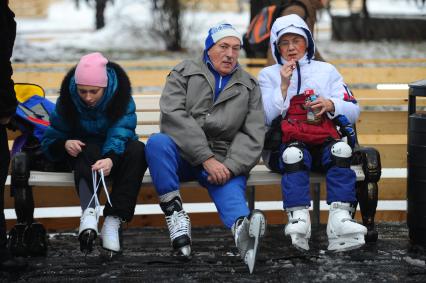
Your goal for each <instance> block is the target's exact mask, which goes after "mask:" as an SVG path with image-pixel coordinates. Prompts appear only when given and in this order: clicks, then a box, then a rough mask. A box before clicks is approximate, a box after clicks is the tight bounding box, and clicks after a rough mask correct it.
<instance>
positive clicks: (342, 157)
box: [330, 141, 352, 168]
mask: <svg viewBox="0 0 426 283" xmlns="http://www.w3.org/2000/svg"><path fill="white" fill-rule="evenodd" d="M330 151H331V162H332V166H333V165H335V166H337V167H341V168H349V167H350V166H351V160H352V148H351V147H350V146H349V145H348V144H347V143H345V142H342V141H338V142H336V143H334V144H333V145H332V146H331V148H330Z"/></svg>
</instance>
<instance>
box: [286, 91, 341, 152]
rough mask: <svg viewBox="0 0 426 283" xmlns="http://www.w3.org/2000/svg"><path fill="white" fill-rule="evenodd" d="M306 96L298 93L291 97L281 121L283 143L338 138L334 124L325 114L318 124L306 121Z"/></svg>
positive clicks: (308, 142)
mask: <svg viewBox="0 0 426 283" xmlns="http://www.w3.org/2000/svg"><path fill="white" fill-rule="evenodd" d="M306 98H307V95H305V94H300V95H296V96H295V97H293V98H292V99H291V101H290V107H289V109H288V111H287V115H286V117H285V118H284V119H283V120H282V121H281V131H282V132H283V139H282V141H283V143H289V142H292V141H301V142H304V143H306V144H323V143H324V142H325V141H326V140H327V139H330V138H331V139H336V140H337V139H340V138H341V137H340V135H339V133H338V131H337V129H336V126H335V125H334V123H333V121H331V120H330V119H329V118H328V117H327V115H325V114H324V115H323V116H322V117H321V121H320V122H319V123H318V124H309V123H307V119H306V115H307V112H308V111H307V109H305V100H306Z"/></svg>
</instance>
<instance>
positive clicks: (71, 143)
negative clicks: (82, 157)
mask: <svg viewBox="0 0 426 283" xmlns="http://www.w3.org/2000/svg"><path fill="white" fill-rule="evenodd" d="M85 145H86V144H85V143H84V142H82V141H80V140H67V141H66V142H65V150H66V151H67V153H68V154H69V155H71V156H72V157H77V155H78V154H79V153H80V152H81V151H82V147H83V146H85Z"/></svg>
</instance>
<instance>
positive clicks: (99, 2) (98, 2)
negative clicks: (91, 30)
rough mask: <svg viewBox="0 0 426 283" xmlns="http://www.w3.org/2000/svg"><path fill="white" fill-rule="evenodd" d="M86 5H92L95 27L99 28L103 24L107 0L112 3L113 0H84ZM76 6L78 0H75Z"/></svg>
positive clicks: (78, 3) (78, 2)
mask: <svg viewBox="0 0 426 283" xmlns="http://www.w3.org/2000/svg"><path fill="white" fill-rule="evenodd" d="M85 1H86V3H87V4H88V5H94V8H95V22H96V29H101V28H103V27H104V26H105V16H104V13H105V8H106V5H107V2H111V3H113V0H85ZM75 3H76V6H77V8H79V5H80V0H75Z"/></svg>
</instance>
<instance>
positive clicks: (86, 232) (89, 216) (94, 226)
mask: <svg viewBox="0 0 426 283" xmlns="http://www.w3.org/2000/svg"><path fill="white" fill-rule="evenodd" d="M98 219H99V217H98V214H97V213H96V210H95V209H94V208H91V207H89V208H86V209H85V210H84V211H83V215H82V216H81V218H80V227H79V228H78V240H79V241H80V250H81V251H82V252H84V253H86V254H87V253H90V252H91V251H92V250H93V243H94V241H95V239H96V237H97V236H98Z"/></svg>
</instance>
